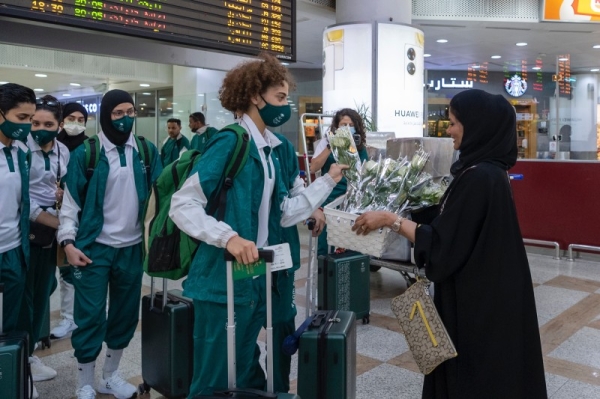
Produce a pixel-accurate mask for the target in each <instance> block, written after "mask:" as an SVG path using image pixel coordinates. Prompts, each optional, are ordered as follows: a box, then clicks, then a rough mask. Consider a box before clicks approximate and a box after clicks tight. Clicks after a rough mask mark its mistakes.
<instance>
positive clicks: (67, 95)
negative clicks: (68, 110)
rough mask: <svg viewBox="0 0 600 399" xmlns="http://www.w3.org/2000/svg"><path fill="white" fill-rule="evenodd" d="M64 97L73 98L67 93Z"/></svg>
mask: <svg viewBox="0 0 600 399" xmlns="http://www.w3.org/2000/svg"><path fill="white" fill-rule="evenodd" d="M63 97H71V95H70V94H69V93H65V94H63Z"/></svg>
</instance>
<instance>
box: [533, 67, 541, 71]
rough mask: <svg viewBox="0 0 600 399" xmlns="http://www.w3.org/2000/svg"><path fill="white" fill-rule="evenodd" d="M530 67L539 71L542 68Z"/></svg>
mask: <svg viewBox="0 0 600 399" xmlns="http://www.w3.org/2000/svg"><path fill="white" fill-rule="evenodd" d="M531 69H533V70H534V71H539V70H540V69H542V67H532V68H531Z"/></svg>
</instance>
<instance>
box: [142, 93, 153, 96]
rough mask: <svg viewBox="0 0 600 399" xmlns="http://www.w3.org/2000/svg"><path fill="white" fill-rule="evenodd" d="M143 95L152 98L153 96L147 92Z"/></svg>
mask: <svg viewBox="0 0 600 399" xmlns="http://www.w3.org/2000/svg"><path fill="white" fill-rule="evenodd" d="M142 94H143V95H145V96H151V95H152V93H148V92H145V93H142Z"/></svg>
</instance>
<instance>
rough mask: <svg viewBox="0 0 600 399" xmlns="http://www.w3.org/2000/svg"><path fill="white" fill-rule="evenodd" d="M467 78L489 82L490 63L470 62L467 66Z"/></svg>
mask: <svg viewBox="0 0 600 399" xmlns="http://www.w3.org/2000/svg"><path fill="white" fill-rule="evenodd" d="M467 80H469V81H471V82H476V83H481V84H488V83H489V80H488V63H487V62H482V63H481V64H470V65H469V66H468V67H467Z"/></svg>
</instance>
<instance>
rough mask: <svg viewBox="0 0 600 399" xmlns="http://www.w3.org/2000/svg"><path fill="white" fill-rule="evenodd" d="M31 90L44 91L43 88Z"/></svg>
mask: <svg viewBox="0 0 600 399" xmlns="http://www.w3.org/2000/svg"><path fill="white" fill-rule="evenodd" d="M33 91H44V89H33Z"/></svg>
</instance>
